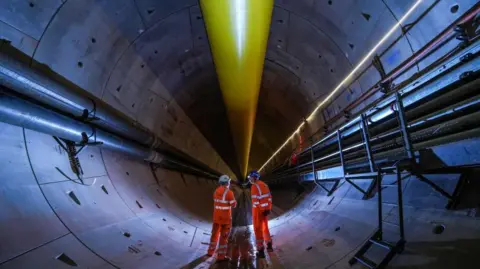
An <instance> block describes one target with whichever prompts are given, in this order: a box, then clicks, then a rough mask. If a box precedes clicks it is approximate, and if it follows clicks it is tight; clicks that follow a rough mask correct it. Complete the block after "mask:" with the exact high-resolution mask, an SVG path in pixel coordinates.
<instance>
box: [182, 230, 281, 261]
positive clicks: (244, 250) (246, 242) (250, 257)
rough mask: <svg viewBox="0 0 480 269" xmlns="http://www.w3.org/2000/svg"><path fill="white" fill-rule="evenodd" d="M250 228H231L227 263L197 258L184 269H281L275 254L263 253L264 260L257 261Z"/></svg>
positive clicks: (208, 258) (213, 259)
mask: <svg viewBox="0 0 480 269" xmlns="http://www.w3.org/2000/svg"><path fill="white" fill-rule="evenodd" d="M254 240H255V238H254V235H253V231H252V228H251V226H242V227H233V229H232V232H231V234H230V238H229V242H228V256H229V257H230V258H231V261H229V262H222V263H215V262H216V261H215V257H207V256H203V257H199V258H198V259H196V260H195V261H193V262H192V263H190V264H189V265H187V266H185V267H183V268H184V269H234V268H241V269H250V268H255V269H263V268H273V269H275V268H282V266H280V264H279V263H278V262H277V261H276V260H277V259H276V254H275V252H273V253H265V254H266V258H265V259H257V257H256V254H255V253H256V249H255V244H254Z"/></svg>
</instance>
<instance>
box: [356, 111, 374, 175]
mask: <svg viewBox="0 0 480 269" xmlns="http://www.w3.org/2000/svg"><path fill="white" fill-rule="evenodd" d="M360 124H361V127H362V134H363V140H364V143H365V150H366V151H367V157H368V164H369V165H370V172H375V161H374V159H373V155H372V148H371V147H370V135H369V133H368V124H367V118H366V117H365V114H362V120H361V123H360Z"/></svg>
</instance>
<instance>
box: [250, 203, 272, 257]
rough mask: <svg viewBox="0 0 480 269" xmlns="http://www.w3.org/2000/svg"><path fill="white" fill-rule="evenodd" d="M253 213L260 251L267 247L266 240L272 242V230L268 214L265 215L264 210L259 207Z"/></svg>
mask: <svg viewBox="0 0 480 269" xmlns="http://www.w3.org/2000/svg"><path fill="white" fill-rule="evenodd" d="M252 215H253V231H254V232H255V239H256V242H257V250H259V251H260V250H263V249H264V248H265V246H264V243H265V242H267V243H269V242H272V237H271V236H270V231H269V229H268V216H264V215H263V212H262V211H260V210H257V209H253V212H252Z"/></svg>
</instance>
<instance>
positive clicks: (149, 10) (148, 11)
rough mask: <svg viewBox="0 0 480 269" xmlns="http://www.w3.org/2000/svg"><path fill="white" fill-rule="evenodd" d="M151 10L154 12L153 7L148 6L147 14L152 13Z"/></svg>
mask: <svg viewBox="0 0 480 269" xmlns="http://www.w3.org/2000/svg"><path fill="white" fill-rule="evenodd" d="M153 12H155V9H154V8H149V9H147V13H148V14H149V15H151V14H153Z"/></svg>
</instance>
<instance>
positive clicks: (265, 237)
mask: <svg viewBox="0 0 480 269" xmlns="http://www.w3.org/2000/svg"><path fill="white" fill-rule="evenodd" d="M248 180H249V181H250V183H251V184H252V186H251V195H252V217H253V230H254V232H255V240H256V244H257V251H258V257H259V258H264V257H265V246H264V243H265V242H266V243H267V250H268V252H272V251H273V245H272V237H271V236H270V231H269V229H268V215H270V212H271V210H272V195H271V194H270V189H269V188H268V186H267V184H265V182H263V181H261V180H260V174H259V173H258V172H257V171H252V172H250V174H249V175H248Z"/></svg>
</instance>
